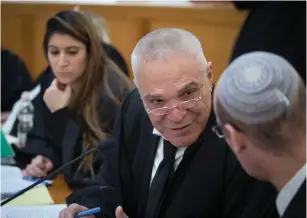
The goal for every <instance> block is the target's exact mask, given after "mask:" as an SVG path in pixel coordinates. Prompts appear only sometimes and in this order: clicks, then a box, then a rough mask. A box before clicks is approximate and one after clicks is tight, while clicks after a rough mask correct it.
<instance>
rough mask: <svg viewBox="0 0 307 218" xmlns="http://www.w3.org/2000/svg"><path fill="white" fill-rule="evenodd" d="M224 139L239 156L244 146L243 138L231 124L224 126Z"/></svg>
mask: <svg viewBox="0 0 307 218" xmlns="http://www.w3.org/2000/svg"><path fill="white" fill-rule="evenodd" d="M224 131H225V133H224V134H225V139H226V141H227V143H228V145H229V147H230V148H231V150H233V152H234V153H235V154H239V153H240V152H241V151H243V150H244V149H245V148H246V146H245V143H244V136H243V135H242V134H241V133H240V132H238V131H237V130H236V129H235V128H234V127H233V126H232V125H231V124H225V125H224Z"/></svg>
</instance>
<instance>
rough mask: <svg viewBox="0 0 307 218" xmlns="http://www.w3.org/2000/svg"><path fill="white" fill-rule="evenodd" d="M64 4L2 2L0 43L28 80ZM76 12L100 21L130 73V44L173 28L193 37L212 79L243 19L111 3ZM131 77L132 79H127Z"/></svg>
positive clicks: (214, 10)
mask: <svg viewBox="0 0 307 218" xmlns="http://www.w3.org/2000/svg"><path fill="white" fill-rule="evenodd" d="M71 8H73V5H70V4H50V3H48V4H46V3H44V4H43V3H18V4H17V3H10V2H2V5H1V9H2V13H1V18H2V19H1V28H2V29H1V30H2V32H1V43H2V46H3V47H7V48H9V49H11V50H13V51H14V52H16V53H18V54H20V55H21V56H22V57H23V58H24V60H25V62H26V65H27V66H28V68H29V70H30V72H31V74H32V77H33V78H36V77H37V76H38V75H39V73H40V72H41V71H42V70H43V69H44V68H45V67H46V60H45V57H44V54H43V48H42V42H43V35H44V32H45V25H46V21H47V19H48V18H49V17H51V16H52V15H53V14H55V13H57V12H58V11H60V10H67V9H71ZM81 10H89V11H93V12H95V13H97V14H99V15H102V16H104V17H105V18H106V20H107V22H108V26H109V28H110V32H111V41H112V44H114V45H115V46H116V48H117V49H118V50H119V51H120V52H121V53H122V55H123V56H124V58H125V59H126V61H127V63H128V65H129V67H130V69H131V65H130V54H131V52H132V50H133V48H134V46H135V44H136V42H137V41H138V40H139V39H140V38H141V37H142V36H144V35H145V34H146V33H148V32H149V31H151V30H154V29H157V28H161V27H178V28H183V29H186V30H188V31H191V32H192V33H194V34H195V35H196V36H197V37H199V39H200V40H201V42H202V44H203V46H204V52H205V56H206V57H207V59H208V60H211V61H212V62H213V67H214V73H215V74H214V79H215V80H216V79H217V78H218V76H219V75H220V73H221V72H222V70H223V69H224V68H225V67H226V66H227V63H228V60H229V55H230V51H231V48H232V45H233V42H234V40H235V37H236V35H237V33H238V31H239V29H240V27H241V24H242V21H243V20H244V18H245V16H246V14H245V13H241V12H240V13H239V12H237V11H236V10H235V9H234V8H233V7H231V6H230V4H225V5H223V4H204V5H193V4H188V5H186V6H178V7H177V6H172V5H166V4H163V5H157V4H154V5H152V6H151V7H149V6H148V5H144V4H143V5H142V3H140V4H133V5H129V4H120V3H112V4H106V5H103V4H101V5H82V6H81ZM131 76H132V74H131Z"/></svg>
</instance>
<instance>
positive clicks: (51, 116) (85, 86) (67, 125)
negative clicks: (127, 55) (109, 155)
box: [22, 10, 132, 188]
mask: <svg viewBox="0 0 307 218" xmlns="http://www.w3.org/2000/svg"><path fill="white" fill-rule="evenodd" d="M43 47H44V53H45V56H46V58H47V61H48V63H49V66H50V68H51V70H52V72H53V74H54V76H55V79H54V80H53V81H52V83H51V85H50V86H49V87H48V88H47V89H46V90H44V89H43V90H42V91H41V96H38V97H37V98H36V99H35V101H36V102H34V104H37V105H39V104H41V107H40V108H41V110H39V111H37V110H36V111H35V115H34V117H35V119H34V128H33V130H32V131H31V132H30V133H29V135H28V139H27V143H26V145H25V148H23V149H22V152H24V153H26V154H28V155H32V156H33V157H34V158H33V159H32V161H31V163H30V164H28V165H27V166H26V167H25V169H24V170H23V174H24V175H25V176H32V177H43V176H45V175H46V174H47V173H48V172H50V171H51V170H52V169H54V168H57V167H58V166H60V165H62V164H65V163H67V162H69V161H70V160H72V159H73V158H75V157H77V156H79V155H80V154H81V153H82V152H84V151H85V150H88V149H90V148H93V147H95V146H97V144H98V143H99V142H100V141H103V140H105V139H107V138H108V137H109V136H110V133H111V130H112V125H113V120H114V118H115V113H116V109H117V108H118V107H119V106H120V104H121V102H122V100H123V98H124V96H125V93H127V92H129V91H130V90H131V88H132V85H131V84H130V80H129V79H128V78H127V77H126V76H125V75H124V74H123V73H122V71H121V70H120V69H119V68H118V67H117V66H116V65H115V64H114V63H113V62H112V61H111V60H110V59H109V58H108V57H107V56H106V54H105V51H104V50H103V49H102V47H101V39H100V38H99V36H98V34H97V32H96V31H95V28H94V27H93V24H92V23H91V22H90V21H89V20H88V19H87V18H86V17H85V16H84V15H83V14H82V13H80V12H77V11H73V10H70V11H61V12H59V13H58V14H56V15H55V16H54V17H52V18H50V19H49V20H48V22H47V27H46V33H45V37H44V42H43ZM102 161H103V160H102V159H101V157H100V155H99V153H96V154H92V155H88V156H87V157H85V158H84V159H83V160H81V161H80V162H79V163H77V164H76V165H72V166H70V167H68V168H67V169H66V170H65V171H64V175H65V178H66V181H67V182H68V184H69V185H70V186H71V187H73V188H74V187H79V186H83V185H86V184H88V183H89V182H92V181H93V180H92V178H93V177H94V176H95V174H96V172H98V170H99V168H100V166H101V164H102Z"/></svg>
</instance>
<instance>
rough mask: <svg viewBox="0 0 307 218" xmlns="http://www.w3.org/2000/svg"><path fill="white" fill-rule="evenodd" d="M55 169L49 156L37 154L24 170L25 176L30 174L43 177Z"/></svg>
mask: <svg viewBox="0 0 307 218" xmlns="http://www.w3.org/2000/svg"><path fill="white" fill-rule="evenodd" d="M52 169H53V163H52V162H51V160H49V159H48V158H46V157H44V156H41V155H37V156H36V157H35V158H33V159H32V161H31V163H30V164H28V165H27V167H26V168H25V169H24V170H22V175H23V176H30V177H36V178H41V177H44V176H47V174H48V173H49V172H50V171H51V170H52Z"/></svg>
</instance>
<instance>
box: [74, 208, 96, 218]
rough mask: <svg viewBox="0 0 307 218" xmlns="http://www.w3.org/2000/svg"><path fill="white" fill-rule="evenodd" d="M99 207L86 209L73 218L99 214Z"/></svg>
mask: <svg viewBox="0 0 307 218" xmlns="http://www.w3.org/2000/svg"><path fill="white" fill-rule="evenodd" d="M100 210H101V209H100V207H95V208H92V209H88V210H86V211H82V212H80V213H77V215H76V216H75V218H80V217H85V216H90V215H93V214H95V213H99V212H100Z"/></svg>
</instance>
